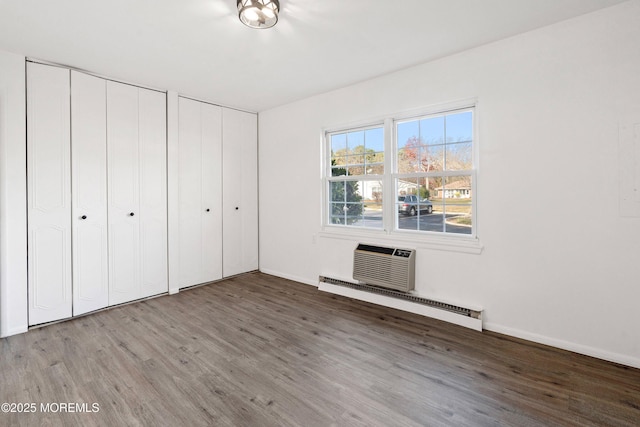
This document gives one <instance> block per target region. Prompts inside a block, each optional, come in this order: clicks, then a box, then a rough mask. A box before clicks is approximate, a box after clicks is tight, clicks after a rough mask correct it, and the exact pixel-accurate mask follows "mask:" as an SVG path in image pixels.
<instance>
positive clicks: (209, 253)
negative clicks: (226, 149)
mask: <svg viewBox="0 0 640 427" xmlns="http://www.w3.org/2000/svg"><path fill="white" fill-rule="evenodd" d="M201 117H202V155H201V162H202V209H201V210H200V212H201V214H202V235H203V236H204V239H203V241H202V254H201V256H202V277H201V279H200V281H201V282H210V281H213V280H218V279H221V278H222V109H221V108H220V107H218V106H215V105H210V104H204V103H202V104H201Z"/></svg>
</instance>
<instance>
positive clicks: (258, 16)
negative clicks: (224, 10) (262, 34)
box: [238, 0, 280, 28]
mask: <svg viewBox="0 0 640 427" xmlns="http://www.w3.org/2000/svg"><path fill="white" fill-rule="evenodd" d="M278 12H280V2H279V1H278V0H238V18H240V21H242V23H243V24H244V25H246V26H248V27H251V28H271V27H273V26H274V25H276V22H278Z"/></svg>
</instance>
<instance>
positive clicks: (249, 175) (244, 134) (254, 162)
mask: <svg viewBox="0 0 640 427" xmlns="http://www.w3.org/2000/svg"><path fill="white" fill-rule="evenodd" d="M222 129H223V132H222V165H223V166H222V169H223V175H222V177H223V190H222V194H223V201H222V204H223V209H224V212H223V217H222V222H223V225H224V228H223V236H222V240H223V250H222V253H223V254H224V255H223V265H222V271H223V273H224V276H225V277H228V276H233V275H235V274H240V273H244V272H247V271H252V270H256V269H257V268H258V196H257V194H258V193H257V188H258V147H257V141H258V137H257V132H258V121H257V116H256V115H255V114H252V113H245V112H243V111H237V110H232V109H229V108H225V109H223V111H222Z"/></svg>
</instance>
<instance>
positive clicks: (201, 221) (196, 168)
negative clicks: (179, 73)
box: [178, 98, 222, 287]
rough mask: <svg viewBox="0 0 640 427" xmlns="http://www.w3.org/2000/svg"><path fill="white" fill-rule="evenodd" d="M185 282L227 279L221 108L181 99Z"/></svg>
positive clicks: (181, 249) (181, 219) (181, 220)
mask: <svg viewBox="0 0 640 427" xmlns="http://www.w3.org/2000/svg"><path fill="white" fill-rule="evenodd" d="M178 109H179V150H178V151H179V163H178V168H179V172H178V174H179V178H178V181H179V190H178V193H179V199H180V200H179V231H178V233H179V238H178V240H179V242H180V243H179V245H180V247H179V266H178V269H179V274H178V277H179V286H180V287H186V286H193V285H196V284H199V283H205V282H210V281H213V280H217V279H220V278H222V182H221V180H222V179H221V174H222V171H221V162H222V142H221V138H222V113H221V108H220V107H217V106H215V105H210V104H206V103H202V102H198V101H193V100H190V99H186V98H179V105H178Z"/></svg>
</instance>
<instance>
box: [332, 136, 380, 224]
mask: <svg viewBox="0 0 640 427" xmlns="http://www.w3.org/2000/svg"><path fill="white" fill-rule="evenodd" d="M383 134H384V132H383V127H382V126H376V127H371V128H363V129H355V130H350V131H347V132H336V133H330V134H328V141H329V147H330V167H331V175H330V177H329V180H328V181H329V197H328V199H329V221H328V222H329V224H332V225H348V226H353V227H369V228H382V193H383V191H382V189H383V183H382V182H383V178H384V138H383Z"/></svg>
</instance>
